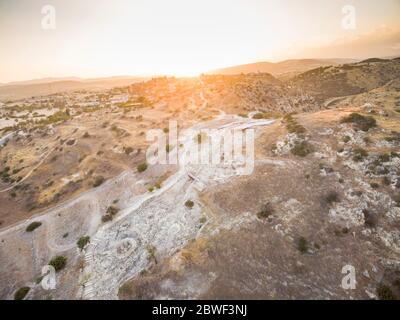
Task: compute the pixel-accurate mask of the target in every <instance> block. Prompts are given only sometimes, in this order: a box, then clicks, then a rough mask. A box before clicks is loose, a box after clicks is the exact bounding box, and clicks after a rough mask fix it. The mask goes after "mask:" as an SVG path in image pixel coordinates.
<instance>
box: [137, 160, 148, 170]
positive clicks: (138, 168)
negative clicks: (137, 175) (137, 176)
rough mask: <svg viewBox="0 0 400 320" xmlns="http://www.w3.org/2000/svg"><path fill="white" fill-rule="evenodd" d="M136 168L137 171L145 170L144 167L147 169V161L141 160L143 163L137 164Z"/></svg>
mask: <svg viewBox="0 0 400 320" xmlns="http://www.w3.org/2000/svg"><path fill="white" fill-rule="evenodd" d="M136 168H137V171H138V172H143V171H146V169H147V163H145V162H143V163H141V164H139V165H138V166H137V167H136Z"/></svg>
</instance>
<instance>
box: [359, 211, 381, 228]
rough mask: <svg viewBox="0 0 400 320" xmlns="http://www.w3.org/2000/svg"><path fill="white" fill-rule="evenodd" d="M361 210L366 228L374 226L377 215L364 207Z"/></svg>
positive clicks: (376, 221)
mask: <svg viewBox="0 0 400 320" xmlns="http://www.w3.org/2000/svg"><path fill="white" fill-rule="evenodd" d="M362 212H363V215H364V224H365V226H366V227H368V228H375V227H376V225H377V223H378V219H377V216H376V215H375V214H374V213H372V212H371V211H369V210H368V209H364V210H363V211H362Z"/></svg>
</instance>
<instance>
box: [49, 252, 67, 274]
mask: <svg viewBox="0 0 400 320" xmlns="http://www.w3.org/2000/svg"><path fill="white" fill-rule="evenodd" d="M66 264H67V259H66V258H65V257H63V256H55V257H54V258H52V259H51V260H50V262H49V265H50V266H52V267H54V269H55V270H56V272H58V271H60V270H62V269H64V267H65V265H66Z"/></svg>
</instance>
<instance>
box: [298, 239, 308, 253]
mask: <svg viewBox="0 0 400 320" xmlns="http://www.w3.org/2000/svg"><path fill="white" fill-rule="evenodd" d="M297 249H299V251H300V252H301V253H302V254H304V253H307V251H308V241H307V239H306V238H304V237H300V239H299V242H298V244H297Z"/></svg>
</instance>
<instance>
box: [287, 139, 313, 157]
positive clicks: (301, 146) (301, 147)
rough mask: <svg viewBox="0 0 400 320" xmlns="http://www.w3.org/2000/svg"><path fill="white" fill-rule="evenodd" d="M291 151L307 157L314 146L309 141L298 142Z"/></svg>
mask: <svg viewBox="0 0 400 320" xmlns="http://www.w3.org/2000/svg"><path fill="white" fill-rule="evenodd" d="M290 152H291V153H292V154H294V155H296V156H299V157H305V156H307V155H308V154H310V153H311V152H313V148H312V146H311V145H310V144H309V143H308V142H307V141H302V142H296V143H295V145H294V147H293V149H292V150H290Z"/></svg>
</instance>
